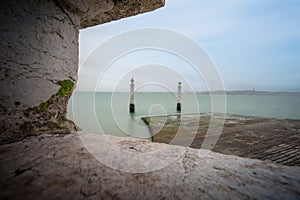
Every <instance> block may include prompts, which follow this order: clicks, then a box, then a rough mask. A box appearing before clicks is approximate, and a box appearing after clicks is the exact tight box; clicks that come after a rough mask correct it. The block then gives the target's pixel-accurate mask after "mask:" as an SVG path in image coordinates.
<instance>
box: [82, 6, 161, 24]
mask: <svg viewBox="0 0 300 200" xmlns="http://www.w3.org/2000/svg"><path fill="white" fill-rule="evenodd" d="M163 5H164V0H151V1H149V0H114V7H113V9H111V10H108V11H106V12H98V13H97V12H95V13H94V14H93V15H91V14H89V15H83V16H82V20H81V23H80V27H81V28H86V27H89V26H93V25H96V24H102V23H105V22H110V21H113V20H117V19H121V18H125V17H129V16H133V15H138V14H141V13H145V12H149V11H152V10H155V9H157V8H160V7H162V6H163Z"/></svg>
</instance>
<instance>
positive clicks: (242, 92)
mask: <svg viewBox="0 0 300 200" xmlns="http://www.w3.org/2000/svg"><path fill="white" fill-rule="evenodd" d="M77 92H78V93H94V91H74V93H77ZM96 93H112V91H96ZM113 93H129V92H126V91H125V92H124V91H115V92H113ZM139 93H161V94H169V93H172V92H158V91H153V92H136V94H139ZM183 94H226V95H273V96H300V92H287V91H277V92H275V91H256V90H255V91H253V90H233V91H228V90H226V91H221V90H214V91H203V92H189V91H185V92H183Z"/></svg>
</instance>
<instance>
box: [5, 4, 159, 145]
mask: <svg viewBox="0 0 300 200" xmlns="http://www.w3.org/2000/svg"><path fill="white" fill-rule="evenodd" d="M161 6H163V3H162V2H161V0H151V1H149V0H114V1H112V0H87V1H78V0H60V1H58V0H57V1H56V0H48V1H47V0H46V1H40V0H5V1H2V2H1V6H0V17H1V22H0V23H1V26H0V27H1V32H0V38H1V50H0V65H1V69H0V91H1V94H0V115H1V118H0V131H1V137H0V143H2V142H9V141H11V140H16V139H22V138H23V136H24V135H26V134H27V135H34V134H39V133H40V132H44V131H46V130H50V131H52V132H55V131H56V132H68V131H67V130H70V131H72V130H74V125H73V124H72V123H71V122H69V121H68V120H66V118H65V115H66V109H67V102H68V99H69V97H70V95H71V92H72V89H73V88H72V87H71V86H73V85H74V84H75V83H76V80H77V67H78V32H79V29H80V28H85V27H88V26H92V25H96V24H101V23H104V22H108V21H111V20H116V19H119V18H123V17H128V16H131V15H136V14H138V13H142V12H147V11H151V10H153V9H156V8H158V7H161ZM65 87H66V88H65ZM65 90H67V91H65ZM59 91H60V93H59ZM61 91H64V92H63V94H62V93H61ZM61 130H63V131H61Z"/></svg>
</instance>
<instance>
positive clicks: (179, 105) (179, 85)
mask: <svg viewBox="0 0 300 200" xmlns="http://www.w3.org/2000/svg"><path fill="white" fill-rule="evenodd" d="M181 89H182V86H181V82H178V93H177V111H181Z"/></svg>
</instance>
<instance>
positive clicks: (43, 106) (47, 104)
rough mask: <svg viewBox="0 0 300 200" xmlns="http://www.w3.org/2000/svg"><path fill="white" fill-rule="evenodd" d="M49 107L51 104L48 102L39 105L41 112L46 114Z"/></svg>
mask: <svg viewBox="0 0 300 200" xmlns="http://www.w3.org/2000/svg"><path fill="white" fill-rule="evenodd" d="M48 106H49V103H48V102H42V103H41V104H40V105H39V110H40V111H41V112H44V111H46V110H47V108H48Z"/></svg>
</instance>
